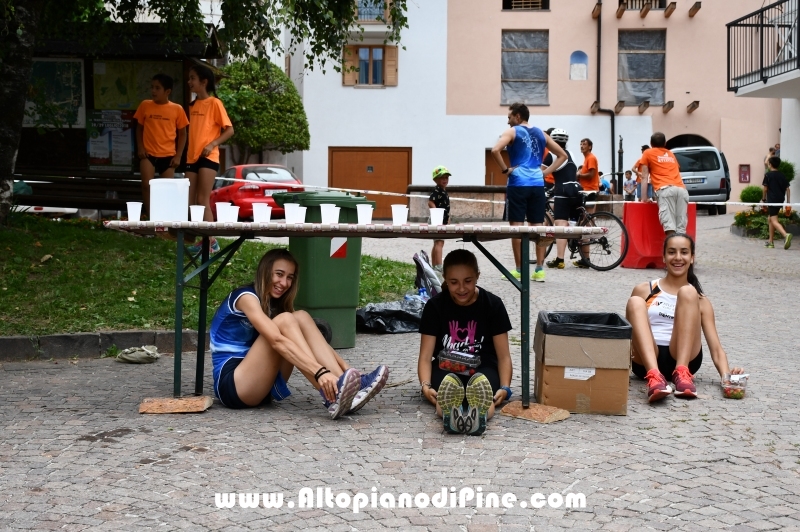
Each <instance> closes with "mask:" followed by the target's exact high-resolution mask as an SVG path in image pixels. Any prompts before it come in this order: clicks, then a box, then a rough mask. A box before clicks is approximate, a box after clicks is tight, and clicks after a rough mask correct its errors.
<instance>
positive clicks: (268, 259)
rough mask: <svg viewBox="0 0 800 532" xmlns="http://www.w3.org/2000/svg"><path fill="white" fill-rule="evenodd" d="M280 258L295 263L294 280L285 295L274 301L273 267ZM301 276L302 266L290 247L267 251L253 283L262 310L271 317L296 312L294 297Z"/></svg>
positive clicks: (259, 264)
mask: <svg viewBox="0 0 800 532" xmlns="http://www.w3.org/2000/svg"><path fill="white" fill-rule="evenodd" d="M279 260H285V261H289V262H291V263H292V264H294V280H293V281H292V286H291V287H290V288H289V290H287V291H286V292H284V293H283V295H282V296H281V297H280V298H278V299H277V300H276V301H274V302H273V301H272V298H271V296H270V292H271V291H272V269H273V267H274V266H275V262H277V261H279ZM299 277H300V266H299V265H298V264H297V260H296V259H295V258H294V256H293V255H292V254H291V253H289V250H288V249H285V248H276V249H271V250H269V251H267V252H266V253H265V254H264V256H263V257H261V261H260V262H259V263H258V269H257V270H256V280H255V282H254V283H253V288H254V289H255V291H256V295H257V296H258V299H260V300H261V310H263V311H264V314H266V315H267V316H269V317H270V318H273V317H275V316H276V315H278V314H281V313H283V312H294V298H295V296H296V295H297V285H298V280H299Z"/></svg>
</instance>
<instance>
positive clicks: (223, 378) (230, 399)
mask: <svg viewBox="0 0 800 532" xmlns="http://www.w3.org/2000/svg"><path fill="white" fill-rule="evenodd" d="M242 360H244V357H241V358H240V357H233V358H230V359H228V361H227V362H225V364H223V365H222V369H221V370H220V372H219V380H218V381H217V383H216V386H215V387H214V391H215V392H216V395H217V398H218V399H219V400H220V402H221V403H222V404H223V405H225V406H227V407H228V408H236V409H240V408H254V407H252V406H250V405H248V404H246V403H244V402H243V401H242V400H241V399H239V394H238V393H236V383H235V382H234V380H233V372H234V370H235V369H236V367H237V366H238V365H239V364H241V363H242ZM291 394H292V392H291V391H290V390H289V387H288V386H287V385H286V380H285V379H284V378H283V375H282V374H281V372H280V371H279V372H278V376H277V377H276V379H275V382H274V383H273V385H272V389H271V390H270V392H269V393H268V394H267V396H266V397H265V398H264V400H262V401H261V404H260V405H258V406H261V405H265V404H269V403H271V402H272V400H273V399H274V400H276V401H282V400H283V399H286V398H287V397H289V396H290V395H291Z"/></svg>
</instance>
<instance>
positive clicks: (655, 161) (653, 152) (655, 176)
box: [639, 132, 689, 236]
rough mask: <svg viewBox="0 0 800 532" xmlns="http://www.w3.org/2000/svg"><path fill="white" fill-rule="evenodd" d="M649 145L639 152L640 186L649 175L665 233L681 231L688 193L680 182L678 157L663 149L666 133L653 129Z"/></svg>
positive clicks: (645, 184)
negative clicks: (641, 152) (646, 148)
mask: <svg viewBox="0 0 800 532" xmlns="http://www.w3.org/2000/svg"><path fill="white" fill-rule="evenodd" d="M650 145H651V146H652V148H650V149H649V150H647V151H645V152H644V153H643V154H642V188H643V189H645V190H646V189H647V185H648V184H649V183H650V180H651V179H652V181H653V188H654V189H655V191H656V199H657V201H658V219H659V220H660V221H661V226H662V227H663V228H664V232H665V233H666V234H667V236H669V235H671V234H672V233H675V232H678V233H685V232H686V223H687V215H686V211H687V210H688V209H689V193H688V192H687V191H686V187H685V186H684V185H683V180H682V179H681V170H680V166H679V165H678V160H677V159H676V158H675V155H674V154H673V153H672V152H671V151H669V150H668V149H667V147H666V146H667V137H666V136H664V134H663V133H660V132H657V133H653V136H651V137H650ZM639 201H643V198H639ZM647 201H653V200H652V199H648V200H647Z"/></svg>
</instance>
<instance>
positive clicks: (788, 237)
mask: <svg viewBox="0 0 800 532" xmlns="http://www.w3.org/2000/svg"><path fill="white" fill-rule="evenodd" d="M790 247H792V233H786V240H784V242H783V249H789V248H790Z"/></svg>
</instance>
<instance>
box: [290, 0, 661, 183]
mask: <svg viewBox="0 0 800 532" xmlns="http://www.w3.org/2000/svg"><path fill="white" fill-rule="evenodd" d="M423 6H424V7H423ZM408 23H409V29H408V30H406V31H405V32H404V34H403V38H402V39H403V40H402V43H401V44H402V46H405V48H406V49H405V50H404V49H402V48H401V49H400V50H399V59H398V86H397V87H386V88H376V89H368V88H354V87H343V86H342V77H341V74H338V73H336V72H333V71H332V70H330V69H328V72H327V74H325V75H323V74H322V72H321V71H320V70H315V71H313V72H307V73H306V75H305V77H304V79H303V80H302V81H301V82H300V83H299V86H298V89H299V90H300V91H301V95H302V97H303V104H304V105H305V109H306V114H307V116H308V120H309V126H310V133H311V149H310V150H309V151H307V152H304V153H303V155H302V166H300V165H299V164H297V163H296V161H297V159H298V158H299V157H298V154H292V155H291V156H290V157H289V162H290V165H292V164H293V163H294V166H295V172H297V173H298V174H300V173H302V178H303V181H304V182H305V183H307V184H309V185H316V186H325V185H327V184H328V148H329V147H331V146H334V147H341V146H354V147H355V146H357V147H411V148H412V182H413V183H415V184H428V183H430V179H431V177H430V172H431V170H432V169H433V168H434V167H435V166H437V165H445V166H447V167H448V169H450V171H451V172H452V173H453V178H452V179H451V182H450V183H451V185H483V184H484V182H485V150H486V149H487V148H491V147H492V146H493V145H494V143H495V142H496V140H497V138H498V137H499V135H500V134H501V133H502V132H503V130H504V129H506V128H507V127H508V126H507V119H506V116H505V115H496V116H464V115H450V116H448V115H447V114H446V77H445V76H446V61H447V1H446V0H425V1H424V2H410V3H409V4H408ZM381 43H382V40H381V39H371V40H368V39H365V41H364V44H381ZM295 64H296V62H294V61H293V67H294V65H295ZM292 78H293V79H294V80H295V82H296V83H297V82H298V81H299V80H298V79H297V77H296V74H295V71H293V72H292ZM497 82H498V83H500V80H499V79H498V80H497ZM540 111H541V113H540ZM533 112H535V113H537V114H536V115H535V116H532V117H531V121H530V122H531V123H532V124H533V125H535V126H537V127H541V128H542V129H546V128H548V127H561V128H563V129H566V130H567V132H568V133H569V134H570V136H571V141H570V143H569V145H568V148H569V149H570V150H571V151H572V153H573V155H574V156H575V157H576V158H577V159H578V164H580V162H581V161H582V157H581V156H580V150H579V142H580V139H581V138H583V137H589V138H591V139H592V140H593V142H594V153H595V155H596V156H597V158H598V161H599V164H600V170H601V171H603V172H604V173H608V172H610V171H611V160H610V159H609V158H610V150H611V146H610V143H611V140H610V118H609V117H608V116H606V115H595V116H547V115H546V114H544V113H546V112H547V108H540V107H537V108H533ZM651 133H652V123H651V120H650V117H648V116H642V117H617V118H616V134H617V135H622V136H623V137H624V139H625V165H624V168H630V167H631V166H632V165H633V163H634V162H636V160H637V159H638V157H639V155H640V154H641V152H640V150H639V146H641V145H642V144H643V143H645V142H648V141H649V139H650V134H651ZM618 138H619V137H618V136H617V139H618ZM616 142H617V140H616V139H615V140H614V153H615V155H614V157H615V160H616Z"/></svg>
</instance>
